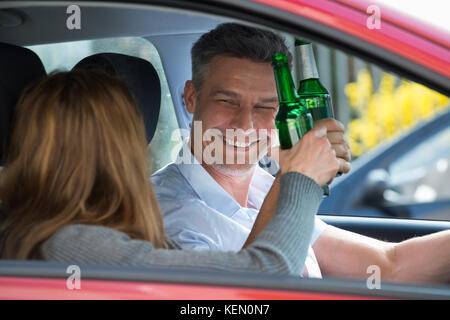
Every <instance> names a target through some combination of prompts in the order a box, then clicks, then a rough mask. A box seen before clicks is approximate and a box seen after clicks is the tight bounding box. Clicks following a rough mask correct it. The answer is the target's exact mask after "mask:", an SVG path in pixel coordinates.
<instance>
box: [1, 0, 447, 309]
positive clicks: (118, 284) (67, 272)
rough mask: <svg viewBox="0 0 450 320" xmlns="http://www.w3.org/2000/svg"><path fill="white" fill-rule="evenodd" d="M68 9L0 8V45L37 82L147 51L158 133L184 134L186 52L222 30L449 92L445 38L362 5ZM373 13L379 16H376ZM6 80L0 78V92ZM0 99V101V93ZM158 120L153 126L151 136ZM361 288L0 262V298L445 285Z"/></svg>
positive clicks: (389, 231) (393, 228) (426, 224)
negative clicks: (18, 51) (311, 47)
mask: <svg viewBox="0 0 450 320" xmlns="http://www.w3.org/2000/svg"><path fill="white" fill-rule="evenodd" d="M77 4H78V5H77V6H72V3H70V2H67V3H65V2H64V1H60V2H56V3H54V4H53V3H49V2H44V1H33V2H30V1H23V2H22V1H14V2H5V3H1V2H0V42H3V43H8V44H14V45H17V46H22V47H28V48H30V49H32V50H33V51H35V52H36V53H37V54H38V55H39V56H40V57H41V59H42V61H43V63H44V66H45V67H46V69H47V70H46V71H47V72H50V71H52V69H54V68H71V67H72V66H73V65H74V64H75V63H76V62H77V61H79V60H81V59H82V58H84V57H85V56H87V55H89V54H92V53H96V52H103V51H111V52H113V51H115V52H117V51H120V52H121V53H127V51H126V49H117V48H118V47H117V46H115V45H114V44H117V43H120V44H121V45H123V47H127V46H129V47H130V52H131V51H132V53H130V52H128V53H130V54H138V53H139V54H141V56H142V55H144V56H147V58H148V59H150V60H152V59H153V60H152V61H154V60H155V59H156V60H158V59H159V58H158V57H156V58H155V57H154V54H155V52H157V53H158V55H159V56H160V59H161V61H162V64H161V65H160V67H159V68H160V69H158V67H156V68H157V69H158V71H159V72H160V74H162V75H161V77H162V78H163V77H165V78H167V83H166V82H164V81H165V79H162V80H163V84H162V86H163V92H165V91H164V89H165V90H167V91H166V92H167V93H165V94H163V97H162V103H163V107H162V109H161V111H160V112H161V114H160V116H159V123H161V122H163V124H164V125H165V124H168V125H169V124H170V126H176V127H178V128H182V129H183V128H184V129H187V128H189V118H188V117H187V115H186V112H185V109H184V106H183V102H182V101H183V100H182V88H183V85H184V81H185V80H186V79H189V78H190V54H189V51H190V48H191V45H192V43H193V41H195V40H196V39H197V38H198V37H199V36H200V35H201V34H202V33H204V32H206V31H208V30H210V29H212V28H214V27H215V26H216V25H217V24H219V23H222V22H225V21H230V20H233V21H242V22H244V23H251V24H253V25H256V26H262V27H269V28H272V29H275V30H278V31H280V32H286V33H289V34H291V35H295V36H301V37H304V38H306V39H310V40H311V41H314V42H317V43H321V44H324V45H327V46H329V47H331V48H335V49H339V50H342V51H344V52H346V53H347V54H351V55H354V56H356V57H358V58H360V59H363V60H364V61H368V62H372V63H375V64H377V65H379V66H381V67H383V68H385V69H386V70H389V71H392V72H395V73H397V74H399V75H402V76H404V77H405V78H408V79H410V80H413V81H416V82H419V83H421V84H424V85H425V86H428V87H429V88H432V89H434V90H436V91H439V92H441V93H443V94H444V95H447V96H448V95H449V92H450V81H449V77H450V42H449V39H450V34H449V33H448V32H447V31H444V30H441V29H439V28H437V27H431V26H429V25H427V24H426V23H424V22H422V21H419V20H416V19H414V18H412V17H410V16H407V15H404V14H400V13H399V12H396V11H393V10H390V9H388V8H386V7H384V6H382V5H381V4H380V5H376V6H375V7H376V8H375V11H373V10H372V11H370V10H368V8H369V6H371V5H372V4H373V1H356V0H334V1H332V0H314V1H313V0H276V1H273V0H239V1H237V0H222V1H220V0H213V1H198V2H197V1H189V0H173V1H172V0H167V1H123V2H122V3H119V2H117V1H116V2H108V1H102V2H100V1H97V2H95V1H86V2H85V3H84V2H83V1H78V2H77ZM372 9H373V8H372ZM378 9H379V12H381V18H380V17H379V16H377V13H376V11H377V10H378ZM77 12H79V13H80V15H79V16H77V15H76V14H77ZM368 12H369V13H368ZM74 15H75V16H74ZM77 19H78V20H77ZM114 41H116V42H114ZM150 43H151V44H152V45H153V46H154V47H151V48H150V47H149V49H148V52H147V51H145V50H147V49H145V48H144V47H145V46H150ZM141 44H142V45H141ZM142 48H144V49H145V50H144V49H142ZM155 49H156V51H155ZM133 50H134V51H133ZM140 50H141V51H142V50H144V51H145V52H144V53H142V52H143V51H142V52H141V51H140ZM152 50H153V51H152ZM136 52H138V53H136ZM0 55H1V52H0ZM10 59H12V60H9V61H8V62H7V63H10V64H14V57H10ZM55 61H62V62H61V63H62V64H57V63H55ZM68 61H70V63H69V62H68ZM72 62H73V63H72ZM2 63H5V61H3V62H2ZM64 63H69V64H66V65H64ZM13 76H14V75H13V74H5V73H3V72H2V73H1V74H0V77H2V79H1V80H0V83H2V82H3V83H5V82H7V81H8V79H9V78H10V77H13ZM1 86H3V84H2V85H1ZM1 89H2V90H3V87H1ZM0 92H1V90H0ZM169 94H170V96H169ZM0 98H2V99H4V98H3V96H2V95H0ZM2 103H4V101H2ZM1 117H3V115H2V116H1ZM157 120H158V119H154V122H155V126H156V122H157ZM159 123H158V126H157V127H156V128H155V130H156V134H155V138H154V139H162V138H161V136H164V134H165V133H167V132H168V131H165V130H167V128H165V127H164V125H160V124H159ZM1 128H2V130H3V129H4V128H7V126H6V125H5V126H3V125H2V127H1ZM6 130H7V129H6ZM2 134H4V133H2ZM158 134H159V138H158ZM164 145H165V143H162V142H161V140H155V142H154V144H153V146H152V145H151V147H153V148H160V149H158V150H160V153H161V154H162V157H163V158H161V159H159V160H158V159H156V167H158V166H161V164H163V163H166V162H167V157H168V153H169V151H168V149H164ZM164 156H165V157H166V158H164ZM158 161H160V163H159V162H158ZM322 218H323V220H324V221H325V222H327V223H329V224H332V225H336V226H338V227H340V228H343V229H348V230H354V231H358V232H359V233H361V234H366V235H370V236H372V237H377V238H380V239H383V240H387V241H399V240H402V239H406V238H409V237H413V236H415V235H424V234H428V233H432V232H436V231H440V230H445V229H450V222H449V221H420V220H416V221H414V220H412V221H411V220H402V219H395V220H394V219H381V218H362V217H334V216H322ZM369 276H370V274H368V278H369ZM366 280H367V279H363V280H350V279H336V278H324V279H321V280H318V279H300V278H297V277H288V276H275V275H267V274H255V273H250V272H249V273H236V272H227V273H225V272H217V271H212V270H204V269H200V268H198V269H184V268H179V267H176V266H173V267H171V268H157V267H155V268H136V267H123V266H110V265H108V266H106V265H83V264H76V263H73V264H67V263H55V262H44V261H6V260H0V299H183V300H185V299H220V300H227V299H234V300H241V299H267V300H278V299H283V300H288V299H379V298H383V299H385V298H388V299H391V298H394V299H396V298H400V299H428V298H442V299H450V287H449V286H448V285H445V284H435V285H419V284H417V285H404V284H394V283H383V284H382V286H381V288H379V289H370V286H369V285H368V283H367V281H366ZM255 310H256V309H255ZM263 311H264V310H263ZM263 311H261V312H263ZM230 312H231V311H230ZM258 312H259V309H258Z"/></svg>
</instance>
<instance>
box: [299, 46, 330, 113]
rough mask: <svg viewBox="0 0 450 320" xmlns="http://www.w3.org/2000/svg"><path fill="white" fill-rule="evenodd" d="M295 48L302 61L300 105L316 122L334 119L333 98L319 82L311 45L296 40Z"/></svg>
mask: <svg viewBox="0 0 450 320" xmlns="http://www.w3.org/2000/svg"><path fill="white" fill-rule="evenodd" d="M295 48H296V51H297V54H298V56H299V57H300V59H301V61H300V62H301V63H300V65H301V69H300V74H299V77H300V83H299V86H298V91H297V93H298V97H299V101H300V103H301V104H302V105H303V106H305V108H306V109H307V110H308V112H309V113H311V116H312V118H313V120H314V121H315V120H319V119H324V118H334V113H333V105H332V103H331V96H330V93H329V92H328V90H327V89H326V88H325V87H324V86H323V85H322V83H321V82H320V80H319V73H318V72H317V66H316V60H315V59H314V53H313V49H312V45H311V43H309V42H306V41H303V40H300V39H295Z"/></svg>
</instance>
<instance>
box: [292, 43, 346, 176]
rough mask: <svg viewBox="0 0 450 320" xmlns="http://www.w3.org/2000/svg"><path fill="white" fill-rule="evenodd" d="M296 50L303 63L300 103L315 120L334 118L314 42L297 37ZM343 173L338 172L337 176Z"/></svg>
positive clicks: (301, 63) (300, 76)
mask: <svg viewBox="0 0 450 320" xmlns="http://www.w3.org/2000/svg"><path fill="white" fill-rule="evenodd" d="M295 50H296V51H297V55H298V56H299V57H300V65H301V68H300V74H299V78H300V82H299V85H298V91H297V93H298V97H299V101H300V103H301V104H303V105H304V106H305V108H306V109H307V110H308V112H309V113H311V116H312V118H313V121H316V120H320V119H324V118H334V112H333V104H332V102H331V96H330V93H329V92H328V90H327V89H326V88H325V87H324V86H323V84H322V83H321V82H320V80H319V72H318V71H317V65H316V59H315V58H314V52H313V48H312V44H311V43H310V42H307V41H304V40H301V39H298V38H297V39H295ZM341 174H342V173H341V172H338V173H337V175H336V176H337V177H339V176H340V175H341Z"/></svg>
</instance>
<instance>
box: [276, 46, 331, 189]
mask: <svg viewBox="0 0 450 320" xmlns="http://www.w3.org/2000/svg"><path fill="white" fill-rule="evenodd" d="M272 66H273V70H274V73H275V83H276V85H277V92H278V102H279V105H280V106H279V110H278V113H277V116H276V118H275V126H276V128H277V131H278V138H279V141H280V148H281V149H290V148H291V147H292V146H293V145H294V144H295V143H296V142H297V141H298V140H300V138H301V137H303V135H305V134H306V132H308V131H309V130H310V129H311V128H312V127H313V118H312V116H311V114H310V113H308V112H307V110H306V109H305V108H304V107H303V106H302V105H301V103H300V102H299V99H298V96H297V94H296V92H295V85H294V81H293V80H292V75H291V71H290V70H289V65H288V60H287V57H286V55H285V54H284V53H276V54H274V55H273V57H272ZM322 189H323V193H324V195H325V196H328V195H329V194H330V188H329V187H328V185H324V186H322Z"/></svg>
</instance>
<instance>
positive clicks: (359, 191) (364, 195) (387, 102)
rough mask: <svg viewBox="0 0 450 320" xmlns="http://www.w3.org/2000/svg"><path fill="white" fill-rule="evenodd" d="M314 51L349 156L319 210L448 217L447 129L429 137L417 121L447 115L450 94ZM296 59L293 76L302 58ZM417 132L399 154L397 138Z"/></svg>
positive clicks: (318, 47)
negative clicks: (347, 170)
mask: <svg viewBox="0 0 450 320" xmlns="http://www.w3.org/2000/svg"><path fill="white" fill-rule="evenodd" d="M313 50H314V55H315V60H316V63H317V69H318V73H319V77H320V81H321V83H322V84H323V85H324V86H325V87H326V88H327V89H328V91H329V92H330V95H331V100H332V103H333V109H334V114H335V117H336V119H338V120H339V121H340V122H342V123H343V124H344V126H345V135H346V137H347V139H348V141H349V145H350V152H351V155H352V169H351V171H350V173H349V174H344V175H342V176H341V177H339V178H336V179H334V181H333V183H332V184H331V194H330V196H328V197H325V198H324V200H323V202H322V204H321V206H320V209H319V213H321V214H336V215H352V216H370V217H388V218H389V217H402V218H410V219H440V220H450V189H449V188H448V187H447V181H449V180H450V176H449V175H450V170H449V161H450V129H449V128H448V127H445V126H443V127H440V129H439V130H436V133H435V134H434V135H433V136H431V135H430V133H428V131H427V130H425V131H423V135H422V134H420V132H422V131H421V130H422V129H421V128H423V126H419V125H420V124H425V123H426V122H428V121H432V120H433V119H437V118H439V117H443V116H445V114H446V113H447V112H449V111H448V110H449V106H450V99H449V98H448V97H447V96H445V95H443V94H440V93H438V92H436V91H434V90H431V89H430V88H427V87H425V86H423V85H421V84H418V83H415V82H413V81H409V80H408V79H405V78H402V77H400V76H398V75H396V74H393V73H391V72H388V71H386V70H385V69H383V68H381V67H379V66H377V65H375V64H372V63H369V62H367V61H365V60H362V59H360V58H357V57H355V56H352V55H349V54H347V53H345V52H342V51H340V50H336V49H333V48H330V47H328V46H325V45H322V44H320V43H313ZM294 58H295V59H294V70H293V72H294V73H295V72H296V70H299V69H300V68H301V66H302V63H301V62H300V61H301V59H300V57H298V56H294ZM297 83H298V82H297ZM416 130H419V136H420V138H418V139H416V140H415V141H414V142H413V143H408V145H407V146H405V144H402V149H401V151H400V149H399V148H397V147H396V146H397V143H399V142H400V141H404V140H403V139H409V137H410V135H411V134H412V132H413V131H416ZM380 173H383V174H382V175H379V174H380ZM377 174H378V175H377ZM375 178H376V181H375V180H374V179H375ZM375 182H376V184H375ZM351 186H358V187H357V188H352V187H351ZM373 186H377V188H374V187H373Z"/></svg>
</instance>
